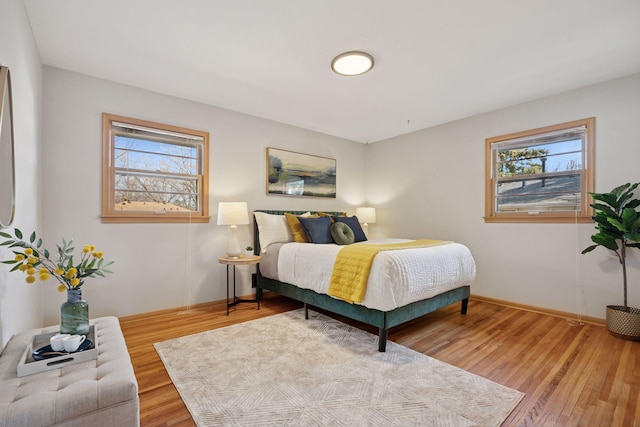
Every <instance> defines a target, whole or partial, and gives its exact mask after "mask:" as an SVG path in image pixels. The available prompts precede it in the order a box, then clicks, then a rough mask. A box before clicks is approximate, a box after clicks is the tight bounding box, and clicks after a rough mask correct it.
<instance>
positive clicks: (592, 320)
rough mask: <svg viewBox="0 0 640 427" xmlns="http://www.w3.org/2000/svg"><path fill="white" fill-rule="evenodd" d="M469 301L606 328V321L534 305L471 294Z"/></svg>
mask: <svg viewBox="0 0 640 427" xmlns="http://www.w3.org/2000/svg"><path fill="white" fill-rule="evenodd" d="M469 299H471V300H472V301H473V300H476V301H482V302H488V303H490V304H496V305H501V306H504V307H511V308H517V309H519V310H527V311H532V312H534V313H541V314H549V315H551V316H556V317H562V318H565V319H568V320H571V321H574V322H584V323H591V324H594V325H600V326H604V325H605V324H606V321H605V319H600V318H598V317H590V316H583V315H580V314H576V313H570V312H568V311H560V310H552V309H550V308H544V307H535V306H532V305H527V304H520V303H517V302H511V301H505V300H500V299H497V298H490V297H484V296H481V295H474V294H471V296H470V297H469Z"/></svg>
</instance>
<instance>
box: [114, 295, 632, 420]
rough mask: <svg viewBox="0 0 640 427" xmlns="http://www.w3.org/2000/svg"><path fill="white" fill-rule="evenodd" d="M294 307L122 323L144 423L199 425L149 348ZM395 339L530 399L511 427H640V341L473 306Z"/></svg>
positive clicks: (277, 301)
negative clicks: (515, 390) (520, 392)
mask: <svg viewBox="0 0 640 427" xmlns="http://www.w3.org/2000/svg"><path fill="white" fill-rule="evenodd" d="M298 307H300V304H299V303H296V302H293V301H291V300H288V299H286V298H284V297H280V296H270V297H268V298H267V299H266V300H265V301H263V303H262V304H261V307H260V310H257V309H256V304H253V303H251V304H241V305H238V306H236V307H235V308H233V309H232V312H231V313H230V316H229V317H227V316H226V310H225V307H224V304H217V305H212V306H207V307H199V308H197V309H193V310H189V311H182V312H177V311H167V312H162V313H152V314H148V315H137V316H131V317H126V318H121V319H120V322H121V326H122V330H123V333H124V336H125V339H126V341H127V345H128V347H129V352H130V354H131V360H132V362H133V366H134V370H135V373H136V377H137V379H138V385H139V388H140V390H139V395H140V408H141V409H140V418H141V425H142V426H193V425H195V424H194V423H193V420H192V419H191V416H190V415H189V412H188V411H187V409H186V407H185V406H184V404H183V403H182V400H181V399H180V396H179V394H178V393H177V391H176V389H175V388H174V386H173V384H172V383H171V380H170V379H169V376H168V375H167V373H166V371H165V369H164V365H163V364H162V362H161V361H160V359H159V357H158V355H157V353H156V351H155V350H154V348H153V343H155V342H159V341H164V340H168V339H171V338H176V337H180V336H184V335H189V334H194V333H197V332H202V331H206V330H209V329H215V328H221V327H224V326H228V325H231V324H235V323H239V322H245V321H247V320H252V319H257V318H260V317H265V316H270V315H273V314H276V313H280V312H284V311H288V310H292V309H295V308H298ZM338 318H339V319H340V320H343V321H347V320H346V319H343V318H340V317H338ZM347 323H350V324H353V325H356V326H359V327H361V328H363V329H366V330H369V331H371V332H374V333H377V331H376V330H375V329H372V328H371V327H367V326H365V325H362V324H360V323H358V322H353V321H347ZM389 339H390V340H391V341H395V342H397V343H399V344H402V345H404V346H406V347H410V348H412V349H413V350H416V351H419V352H421V353H424V354H426V355H428V356H430V357H433V358H435V359H438V360H441V361H443V362H447V363H449V364H451V365H454V366H457V367H459V368H462V369H464V370H466V371H468V372H472V373H475V374H478V375H481V376H483V377H485V378H488V379H491V380H493V381H495V382H497V383H500V384H503V385H506V386H508V387H511V388H514V389H517V390H520V391H522V392H524V393H525V394H526V396H525V397H524V399H523V400H522V401H521V402H520V404H519V405H518V406H517V407H516V409H515V410H514V411H513V413H512V414H511V416H510V417H509V418H508V419H507V420H506V421H505V423H504V425H505V426H621V427H622V426H624V427H633V426H636V427H640V342H629V341H623V340H620V339H617V338H614V337H612V336H611V335H610V334H609V333H608V332H607V331H606V329H605V328H604V327H602V326H599V325H592V324H584V325H579V324H575V322H568V321H567V320H565V319H562V318H559V317H554V316H550V315H545V314H539V313H534V312H530V311H525V310H519V309H515V308H510V307H504V306H501V305H496V304H492V303H487V302H481V301H474V300H472V301H470V303H469V311H468V313H467V315H465V316H463V315H461V314H460V313H459V304H455V305H451V306H449V307H446V308H444V309H441V310H439V311H437V312H435V313H431V314H429V315H426V316H423V317H421V318H419V319H416V320H413V321H411V322H409V323H406V324H404V325H401V326H398V327H396V328H393V329H391V331H390V332H389ZM256 409H257V410H259V408H256Z"/></svg>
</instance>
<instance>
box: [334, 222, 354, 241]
mask: <svg viewBox="0 0 640 427" xmlns="http://www.w3.org/2000/svg"><path fill="white" fill-rule="evenodd" d="M329 231H330V232H331V237H333V241H334V242H336V243H337V244H339V245H350V244H352V243H353V242H354V241H355V236H354V234H353V230H352V229H351V227H349V226H348V225H347V224H345V223H344V222H334V223H332V224H331V227H329Z"/></svg>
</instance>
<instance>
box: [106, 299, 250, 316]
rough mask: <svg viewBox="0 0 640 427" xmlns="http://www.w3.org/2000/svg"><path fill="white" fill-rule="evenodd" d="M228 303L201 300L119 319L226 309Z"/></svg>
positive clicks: (224, 301) (225, 301)
mask: <svg viewBox="0 0 640 427" xmlns="http://www.w3.org/2000/svg"><path fill="white" fill-rule="evenodd" d="M255 297H256V295H255V294H250V295H242V296H238V298H241V299H252V298H255ZM226 304H227V300H224V299H222V300H218V301H209V302H201V303H198V304H191V305H189V306H182V307H173V308H165V309H162V310H156V311H150V312H146V313H138V314H131V315H129V316H118V319H120V320H126V321H131V320H136V319H139V318H145V317H148V316H157V315H163V314H172V313H181V312H185V311H188V310H194V311H195V310H224V309H225V308H226Z"/></svg>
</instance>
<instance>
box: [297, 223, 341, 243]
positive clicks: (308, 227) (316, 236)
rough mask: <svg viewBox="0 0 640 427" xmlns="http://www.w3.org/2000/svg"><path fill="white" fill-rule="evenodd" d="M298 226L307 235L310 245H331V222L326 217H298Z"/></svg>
mask: <svg viewBox="0 0 640 427" xmlns="http://www.w3.org/2000/svg"><path fill="white" fill-rule="evenodd" d="M298 219H299V220H300V224H302V227H303V228H304V231H306V233H307V237H308V238H309V242H310V243H333V238H332V237H331V231H330V230H329V228H330V227H331V220H330V219H329V217H328V216H321V217H319V218H305V217H301V216H300V217H298Z"/></svg>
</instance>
